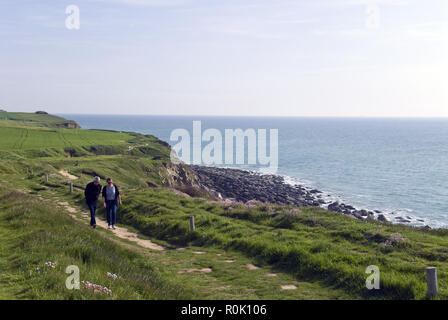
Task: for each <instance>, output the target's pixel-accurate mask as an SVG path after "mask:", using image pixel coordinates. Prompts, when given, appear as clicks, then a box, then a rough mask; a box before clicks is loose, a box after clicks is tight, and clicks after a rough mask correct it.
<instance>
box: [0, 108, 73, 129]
mask: <svg viewBox="0 0 448 320" xmlns="http://www.w3.org/2000/svg"><path fill="white" fill-rule="evenodd" d="M66 123H69V124H76V123H75V122H74V121H72V120H66V119H64V118H61V117H58V116H54V115H50V114H36V113H25V112H5V111H0V124H1V125H2V126H4V125H7V126H33V127H57V126H60V125H63V124H66Z"/></svg>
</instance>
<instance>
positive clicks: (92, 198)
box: [84, 177, 102, 228]
mask: <svg viewBox="0 0 448 320" xmlns="http://www.w3.org/2000/svg"><path fill="white" fill-rule="evenodd" d="M100 180H101V179H100V177H95V178H94V179H93V182H89V183H88V184H87V186H86V188H85V190H84V196H85V198H86V204H87V207H88V208H89V210H90V225H91V226H92V228H96V219H95V213H96V206H97V204H98V198H99V196H100V193H101V188H102V186H101V185H100Z"/></svg>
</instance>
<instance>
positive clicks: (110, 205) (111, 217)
mask: <svg viewBox="0 0 448 320" xmlns="http://www.w3.org/2000/svg"><path fill="white" fill-rule="evenodd" d="M106 217H107V224H108V225H109V226H111V225H114V224H115V223H116V222H117V201H115V200H107V201H106Z"/></svg>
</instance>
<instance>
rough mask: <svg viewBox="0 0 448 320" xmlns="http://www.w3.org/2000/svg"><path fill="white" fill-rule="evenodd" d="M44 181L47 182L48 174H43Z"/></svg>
mask: <svg viewBox="0 0 448 320" xmlns="http://www.w3.org/2000/svg"><path fill="white" fill-rule="evenodd" d="M45 182H48V174H46V175H45Z"/></svg>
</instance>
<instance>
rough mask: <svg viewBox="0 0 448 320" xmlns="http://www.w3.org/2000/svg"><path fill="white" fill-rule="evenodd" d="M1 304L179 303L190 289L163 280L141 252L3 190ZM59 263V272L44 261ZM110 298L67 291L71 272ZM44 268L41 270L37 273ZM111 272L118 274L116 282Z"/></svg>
mask: <svg viewBox="0 0 448 320" xmlns="http://www.w3.org/2000/svg"><path fill="white" fill-rule="evenodd" d="M0 192H1V196H0V268H1V270H2V272H1V274H0V288H1V289H0V298H1V299H179V298H190V297H191V295H190V294H189V293H188V289H184V288H181V287H179V286H176V285H174V284H172V283H170V282H169V281H168V279H167V277H163V278H162V277H161V276H160V275H159V273H158V271H157V270H155V269H154V268H153V267H152V266H151V265H150V263H149V262H148V261H147V260H146V259H145V258H144V257H143V256H142V255H141V254H139V253H136V252H134V251H130V250H126V249H124V248H122V247H121V246H120V245H117V244H115V243H113V242H111V241H108V240H107V239H105V238H104V237H102V236H101V235H99V234H98V233H94V232H92V230H91V229H89V228H88V227H87V226H86V225H80V224H79V223H77V222H75V221H74V220H73V219H71V218H70V217H69V216H68V215H64V214H61V212H60V211H59V210H56V208H54V207H51V206H48V205H47V204H45V203H44V202H43V201H41V200H38V199H36V198H34V197H32V196H29V195H27V194H24V193H20V192H15V191H13V192H7V191H6V190H4V189H3V188H2V189H1V190H0ZM48 261H51V262H56V267H55V268H54V269H52V268H50V267H46V266H45V262H48ZM70 265H76V266H78V267H79V269H80V280H81V281H83V280H84V281H89V282H91V283H95V284H101V285H103V286H107V287H108V288H110V289H111V290H112V294H111V295H107V294H100V293H94V292H93V291H92V290H88V289H84V288H82V286H81V289H80V290H68V289H67V288H66V286H65V281H66V278H67V276H68V274H66V273H65V270H66V267H67V266H70ZM37 268H39V270H37ZM107 272H111V273H115V274H117V275H119V278H118V279H117V280H113V279H111V278H109V277H108V276H107Z"/></svg>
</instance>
